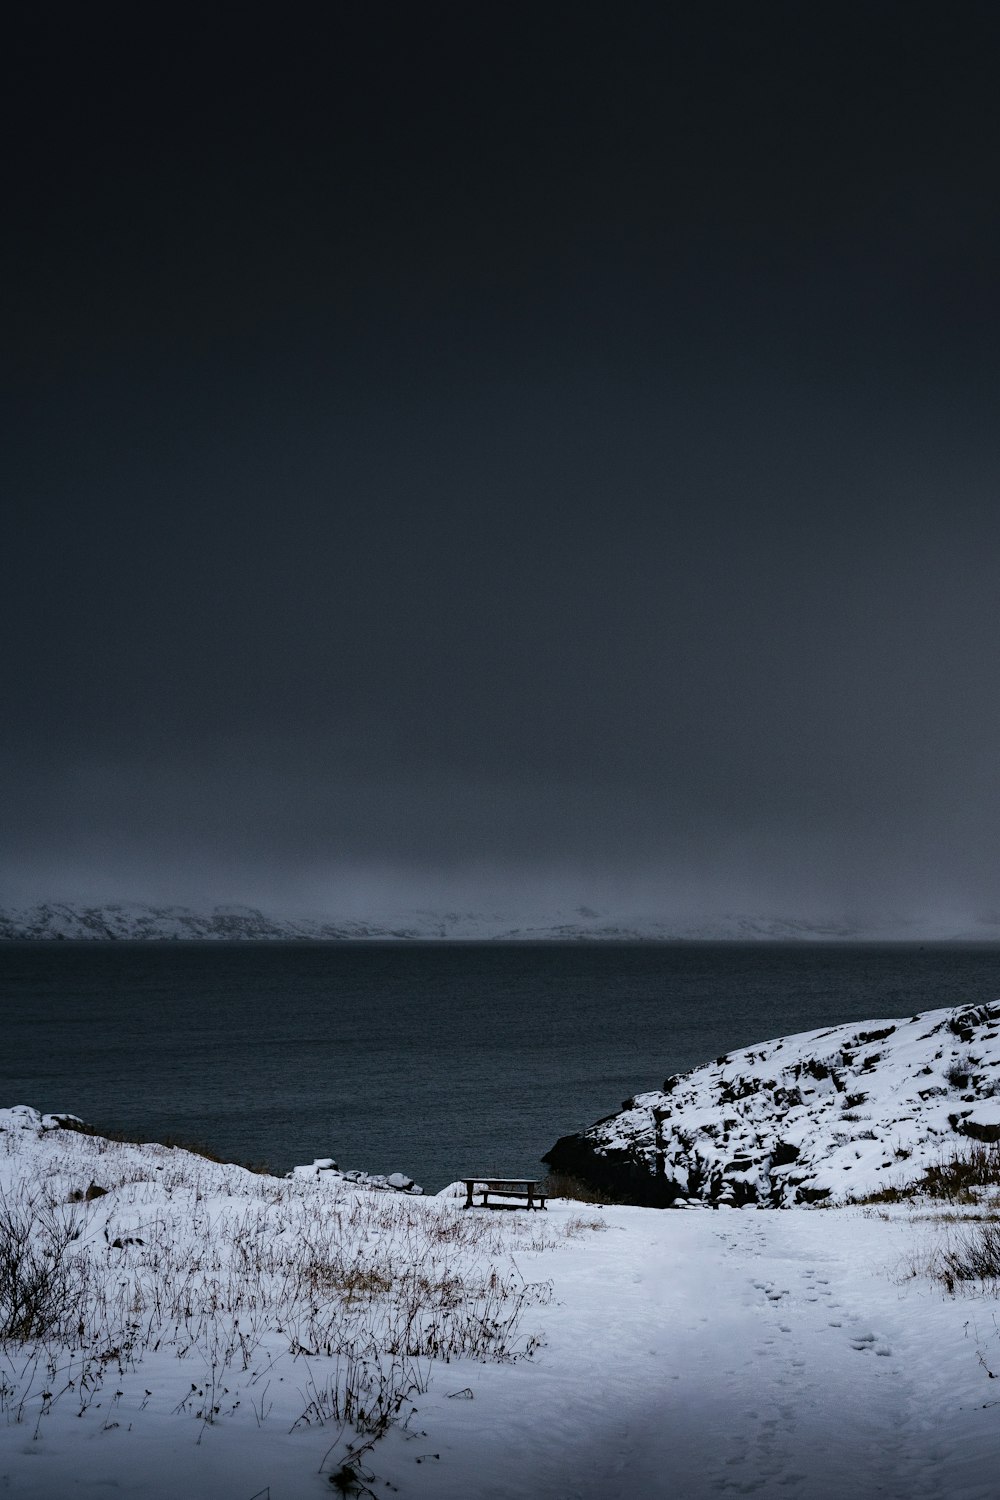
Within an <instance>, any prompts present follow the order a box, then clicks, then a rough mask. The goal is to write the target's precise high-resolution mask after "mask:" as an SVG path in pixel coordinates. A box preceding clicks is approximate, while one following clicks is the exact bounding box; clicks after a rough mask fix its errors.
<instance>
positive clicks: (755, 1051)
mask: <svg viewBox="0 0 1000 1500" xmlns="http://www.w3.org/2000/svg"><path fill="white" fill-rule="evenodd" d="M994 1141H1000V1001H995V1002H993V1003H992V1004H988V1005H967V1006H961V1007H958V1008H957V1009H954V1010H932V1011H924V1012H923V1013H922V1014H920V1015H915V1016H913V1017H912V1018H911V1019H909V1020H884V1021H869V1022H866V1023H864V1024H862V1025H857V1024H851V1025H847V1026H835V1027H832V1028H829V1029H826V1030H819V1031H806V1032H802V1033H800V1034H798V1035H796V1036H787V1037H780V1038H778V1039H777V1040H775V1041H770V1042H762V1043H760V1044H759V1045H757V1046H753V1047H745V1048H743V1049H742V1050H741V1051H738V1052H731V1053H729V1054H728V1055H727V1056H725V1057H719V1058H717V1059H716V1060H715V1062H713V1063H707V1064H705V1065H704V1066H702V1067H699V1068H694V1069H692V1070H691V1072H689V1073H682V1074H678V1075H676V1076H675V1077H672V1078H668V1079H667V1080H666V1082H665V1083H664V1085H663V1088H662V1089H661V1090H654V1091H652V1092H650V1093H644V1094H637V1095H636V1096H635V1098H634V1099H627V1100H626V1101H625V1103H624V1104H623V1105H622V1108H621V1111H620V1112H619V1113H618V1114H614V1115H611V1116H609V1117H608V1118H606V1119H604V1120H599V1121H598V1122H597V1123H596V1124H595V1125H592V1126H591V1127H590V1128H589V1129H588V1130H585V1131H584V1132H583V1133H582V1134H580V1135H572V1136H564V1137H563V1138H562V1139H561V1140H559V1141H558V1142H557V1143H556V1145H555V1146H554V1147H553V1148H552V1150H551V1151H550V1152H549V1153H548V1155H547V1156H546V1157H545V1160H546V1161H547V1162H548V1163H549V1165H550V1166H551V1167H552V1168H553V1169H554V1170H556V1171H561V1172H569V1173H572V1174H574V1175H576V1176H579V1177H582V1178H584V1179H585V1180H587V1181H590V1182H594V1183H596V1184H599V1185H603V1186H605V1187H607V1188H610V1189H611V1190H612V1191H614V1192H617V1193H623V1194H625V1195H627V1196H629V1197H631V1198H632V1199H633V1200H635V1201H637V1202H640V1203H649V1204H659V1205H664V1206H677V1207H683V1206H686V1205H688V1204H691V1203H706V1202H707V1203H712V1204H728V1205H732V1206H735V1207H740V1206H743V1205H747V1204H756V1205H758V1206H760V1207H764V1208H786V1207H790V1206H792V1205H795V1204H812V1203H833V1202H843V1201H846V1200H850V1199H853V1198H857V1197H859V1196H862V1195H864V1194H868V1193H871V1192H874V1191H877V1190H879V1189H881V1188H888V1187H898V1186H904V1185H906V1184H909V1183H913V1182H915V1181H917V1180H918V1179H919V1178H920V1177H921V1176H922V1174H923V1172H924V1171H925V1169H926V1168H928V1167H931V1166H933V1165H935V1164H936V1163H938V1162H940V1161H941V1159H942V1158H943V1157H945V1156H947V1155H949V1154H953V1153H954V1151H955V1148H956V1146H958V1145H961V1144H963V1143H964V1144H965V1145H966V1146H971V1144H972V1143H973V1142H994Z"/></svg>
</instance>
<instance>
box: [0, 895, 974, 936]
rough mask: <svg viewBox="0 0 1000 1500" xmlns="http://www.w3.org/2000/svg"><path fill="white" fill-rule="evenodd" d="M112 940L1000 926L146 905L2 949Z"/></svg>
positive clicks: (909, 932) (73, 912) (73, 920)
mask: <svg viewBox="0 0 1000 1500" xmlns="http://www.w3.org/2000/svg"><path fill="white" fill-rule="evenodd" d="M4 938H6V939H9V940H13V941H20V942H24V941H31V940H37V941H50V940H52V939H68V940H87V939H97V940H101V939H103V940H109V939H119V940H125V941H133V942H134V941H138V940H148V941H158V942H162V941H166V940H172V939H184V940H188V941H192V940H193V941H206V940H211V941H220V942H260V941H270V942H289V941H312V942H345V941H350V940H367V941H376V940H379V941H387V940H397V941H421V940H423V941H434V940H437V941H441V940H448V941H461V940H465V941H476V940H480V941H482V940H491V941H497V942H501V941H503V942H531V941H535V942H540V941H575V940H589V941H594V942H601V941H603V942H629V941H641V940H646V941H670V940H686V941H707V942H718V941H743V942H756V941H762V942H767V941H770V942H796V941H811V942H837V941H852V940H853V941H859V940H866V939H868V940H873V941H879V940H885V941H899V940H910V941H921V942H922V941H932V940H935V939H937V940H948V939H950V940H957V941H961V940H968V941H998V940H1000V920H995V919H993V918H989V919H981V920H977V921H960V920H958V921H951V922H949V921H943V922H938V923H936V924H935V925H934V926H928V924H926V923H920V924H917V923H913V922H907V921H902V920H887V921H885V922H882V923H870V924H867V925H866V924H863V923H860V922H856V921H851V920H843V921H806V920H799V919H794V918H778V917H761V916H747V915H740V914H728V915H725V916H721V917H718V918H714V919H709V920H704V921H695V922H692V921H688V920H678V921H670V920H665V919H659V918H649V919H639V920H636V919H634V918H626V919H623V918H620V917H618V916H616V915H615V914H614V913H606V912H605V913H602V912H597V911H594V910H592V909H591V908H590V907H586V906H581V907H577V908H575V909H573V910H571V911H566V912H563V911H556V912H554V913H552V914H551V915H549V916H548V917H546V918H538V917H537V916H535V917H531V916H525V915H523V914H519V913H511V912H501V913H497V912H475V911H419V910H418V911H409V912H403V913H400V914H398V915H397V914H392V915H388V916H380V917H377V918H373V919H372V920H369V921H359V920H352V919H340V920H337V919H329V920H324V919H322V918H314V919H305V918H301V917H284V916H273V915H269V914H267V913H265V912H263V911H260V910H259V909H258V908H256V907H253V906H214V907H211V908H209V909H206V910H195V909H192V908H190V907H186V906H150V905H145V904H142V903H137V902H109V903H100V904H94V905H87V904H81V903H71V902H60V901H49V902H43V903H41V904H39V905H36V906H30V907H21V908H14V907H8V908H0V940H2V939H4Z"/></svg>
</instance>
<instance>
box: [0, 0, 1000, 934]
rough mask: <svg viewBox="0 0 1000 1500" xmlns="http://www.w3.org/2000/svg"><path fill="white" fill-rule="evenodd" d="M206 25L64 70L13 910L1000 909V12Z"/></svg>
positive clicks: (61, 53)
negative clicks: (250, 905)
mask: <svg viewBox="0 0 1000 1500" xmlns="http://www.w3.org/2000/svg"><path fill="white" fill-rule="evenodd" d="M205 14H206V19H205V20H204V21H202V20H201V19H200V17H201V12H199V21H198V24H197V27H196V26H195V21H194V18H193V16H192V17H191V18H190V19H189V21H186V20H185V19H184V17H183V16H180V17H179V16H178V15H177V13H176V11H174V10H171V11H170V12H169V13H164V15H162V16H161V17H159V20H158V22H157V26H156V29H155V33H154V29H153V26H152V21H151V19H150V15H149V14H145V15H144V16H142V17H139V16H138V15H137V14H136V13H134V12H133V11H131V10H130V11H128V12H125V13H123V15H122V16H121V17H118V18H117V20H116V21H115V22H114V24H112V20H113V18H112V17H111V14H110V12H108V13H104V12H99V13H93V14H91V13H89V12H88V14H87V15H86V16H83V15H82V13H77V12H67V15H66V16H65V17H64V18H62V20H61V21H60V23H59V24H56V22H55V20H54V19H53V18H52V17H51V16H48V15H47V16H46V17H43V18H36V19H34V20H27V19H26V20H23V28H24V30H23V35H22V36H20V37H19V38H18V39H17V40H18V41H19V43H20V46H19V49H18V55H19V62H18V74H17V78H16V80H13V81H12V83H11V86H10V88H9V89H8V91H7V92H8V98H9V101H11V102H10V103H9V105H8V107H9V108H12V109H13V111H14V119H13V122H12V128H16V131H17V138H18V139H20V140H21V141H22V142H23V143H24V145H23V150H22V152H21V155H20V158H19V160H18V162H17V163H16V165H15V171H14V181H13V187H12V205H13V206H12V209H11V211H10V213H9V221H10V225H11V232H10V233H9V234H8V236H7V241H6V244H5V248H4V259H5V265H4V267H3V268H2V269H3V276H2V280H3V289H4V298H5V301H6V303H7V307H6V321H7V326H8V328H9V330H10V338H9V340H8V343H7V348H8V369H7V377H6V379H5V382H4V390H5V394H6V398H7V399H6V405H7V411H8V418H9V421H8V436H7V440H6V441H5V444H4V451H5V460H4V462H5V466H6V468H7V480H6V483H5V489H6V490H7V493H8V495H9V497H10V500H11V502H12V503H11V506H10V511H11V519H10V521H9V523H8V529H7V533H6V538H5V569H4V573H5V582H4V590H3V610H4V616H5V626H4V638H5V642H6V646H5V650H4V653H3V663H2V684H0V687H2V701H3V704H4V712H3V737H2V751H0V754H2V766H0V769H2V776H3V782H2V784H3V799H4V804H5V806H4V816H3V822H4V827H5V830H6V832H5V838H4V847H3V852H2V855H0V900H2V899H7V900H11V901H16V900H21V899H32V898H37V897H42V896H55V897H58V896H69V897H79V896H82V897H88V898H91V899H102V898H107V897H122V896H131V897H133V898H135V899H153V900H175V899H176V900H182V901H234V900H235V901H238V900H254V901H260V902H262V903H264V904H269V905H271V906H275V907H279V908H283V909H289V908H291V909H295V910H302V911H306V912H310V913H317V914H319V913H328V914H331V915H334V914H338V913H342V914H345V915H364V914H365V912H379V911H385V910H389V909H398V908H401V907H405V906H415V905H416V906H432V907H433V906H456V905H459V906H466V907H467V906H470V905H473V906H474V905H489V904H491V903H492V904H496V903H498V902H506V903H510V904H513V905H517V906H519V907H520V908H521V909H528V910H535V911H538V912H539V913H542V912H545V911H548V910H550V909H553V908H554V907H555V906H565V905H567V904H568V905H570V906H572V905H575V904H577V903H580V902H585V903H588V904H590V905H592V906H595V907H598V908H601V909H603V908H605V907H606V908H608V909H611V908H614V909H616V910H623V911H624V910H627V911H631V912H641V913H644V914H647V915H656V916H659V917H661V918H663V919H669V918H670V916H671V915H672V914H674V913H680V914H684V915H690V914H694V915H698V914H703V915H711V914H714V913H718V912H721V911H729V910H733V909H741V910H753V911H767V912H778V913H781V914H784V915H796V914H802V913H807V914H830V913H841V912H846V911H849V912H852V913H860V914H862V915H864V914H870V915H872V914H874V915H880V914H885V913H887V912H898V913H903V914H925V915H933V914H935V913H956V912H963V913H968V914H984V913H996V912H997V911H998V910H1000V891H998V890H997V878H996V855H995V851H996V848H997V846H998V834H1000V827H998V823H1000V808H998V799H997V790H996V789H997V749H998V728H1000V724H998V719H1000V694H998V691H997V687H998V684H997V665H998V645H1000V641H998V611H997V605H996V592H997V591H996V578H997V559H998V556H1000V549H998V542H1000V510H998V503H997V501H998V495H1000V488H998V478H1000V451H998V443H997V436H996V402H997V364H996V350H997V348H998V347H1000V341H998V334H1000V316H998V315H1000V306H998V292H997V281H996V274H995V273H996V266H997V264H998V263H1000V225H998V218H997V210H996V206H995V205H996V193H995V191H994V188H995V178H996V162H997V160H998V159H1000V156H998V147H1000V129H998V120H997V107H996V102H995V99H996V90H995V70H996V65H997V62H998V49H997V40H998V36H997V33H998V29H1000V19H998V13H997V12H996V10H995V8H993V7H989V6H979V5H975V4H970V5H964V6H962V7H959V8H957V10H956V11H955V13H954V14H945V12H944V11H943V10H942V8H941V7H938V6H923V5H920V4H907V5H895V4H887V5H875V6H873V5H867V4H866V5H851V4H848V5H844V6H838V7H837V8H836V10H835V11H834V12H831V13H829V14H827V13H821V12H819V11H817V10H815V9H814V8H812V7H810V8H808V9H805V10H803V9H802V8H801V7H797V6H787V7H786V6H784V5H777V4H773V5H761V6H754V7H746V6H742V5H717V6H708V7H703V6H699V7H680V6H676V7H675V6H661V5H649V6H645V5H641V4H640V5H636V6H631V7H628V8H627V9H626V10H625V12H624V14H622V13H621V12H620V10H619V8H617V7H612V6H610V5H608V6H587V5H583V6H581V5H567V6H562V5H559V4H555V5H546V6H543V7H539V6H523V7H521V6H518V5H513V6H512V5H504V6H491V5H486V6H476V7H468V6H465V5H427V6H421V7H410V6H404V5H398V6H397V5H392V4H386V5H381V6H378V5H377V6H372V7H365V8H363V11H362V12H360V13H357V14H355V13H354V12H351V11H349V10H347V9H345V8H334V9H327V8H323V9H318V10H317V11H315V12H314V13H307V12H305V11H303V12H301V13H299V14H298V15H297V16H296V17H293V18H292V20H290V21H288V20H286V18H284V17H283V16H280V15H279V14H278V12H277V11H275V12H273V14H272V15H271V16H270V18H269V22H268V26H267V27H266V28H265V30H264V31H262V32H254V33H251V31H250V21H249V17H236V16H235V15H234V14H233V13H231V12H229V11H222V10H219V11H218V12H216V11H213V10H212V9H211V8H209V9H208V11H207V12H206V13H205ZM234 28H235V30H234ZM195 43H196V45H195Z"/></svg>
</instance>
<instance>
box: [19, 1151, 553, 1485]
mask: <svg viewBox="0 0 1000 1500" xmlns="http://www.w3.org/2000/svg"><path fill="white" fill-rule="evenodd" d="M81 1134H82V1135H84V1136H85V1137H89V1138H88V1139H85V1140H81V1141H80V1143H79V1148H78V1150H77V1151H76V1152H74V1154H73V1157H72V1160H71V1161H68V1160H67V1157H66V1154H65V1153H59V1154H58V1156H57V1157H54V1158H53V1163H52V1165H51V1167H49V1168H47V1169H43V1170H41V1171H40V1172H39V1173H38V1181H37V1183H36V1185H35V1186H33V1187H32V1189H31V1191H30V1192H29V1191H27V1190H25V1189H22V1191H21V1192H19V1193H16V1194H13V1195H12V1196H10V1197H8V1198H7V1199H4V1200H0V1423H2V1422H3V1421H4V1420H6V1421H13V1422H19V1421H23V1420H25V1419H26V1414H27V1413H29V1412H30V1413H31V1414H32V1419H33V1420H37V1422H39V1423H41V1422H43V1421H44V1418H45V1416H46V1415H47V1414H48V1412H50V1411H51V1410H52V1408H53V1404H54V1403H55V1402H61V1403H63V1405H64V1406H65V1405H66V1404H72V1405H73V1411H74V1415H79V1416H83V1415H85V1413H86V1412H87V1411H88V1410H89V1409H90V1408H91V1407H92V1406H93V1405H94V1404H95V1402H96V1404H97V1405H98V1406H99V1405H100V1404H101V1402H102V1400H103V1401H105V1403H106V1406H107V1404H108V1402H109V1401H110V1397H109V1390H114V1389H115V1386H116V1385H117V1386H119V1388H120V1385H121V1376H122V1375H123V1374H125V1373H126V1372H128V1371H129V1370H134V1369H135V1368H136V1366H138V1365H139V1363H140V1362H141V1361H142V1360H143V1359H144V1358H145V1357H151V1356H152V1355H154V1354H155V1355H156V1357H157V1361H158V1363H159V1365H160V1366H161V1367H162V1360H163V1357H164V1355H165V1354H166V1355H169V1356H172V1357H173V1358H175V1359H176V1360H179V1361H188V1362H189V1363H190V1364H191V1366H192V1367H193V1368H195V1369H196V1370H197V1371H198V1372H199V1379H198V1381H197V1382H195V1383H194V1384H191V1386H190V1392H189V1394H188V1395H186V1396H185V1397H184V1398H183V1399H182V1401H181V1402H180V1403H179V1404H178V1406H177V1408H176V1415H177V1416H178V1417H179V1418H190V1419H193V1420H194V1421H196V1422H198V1423H199V1424H201V1425H202V1426H203V1427H204V1426H209V1425H212V1424H213V1423H215V1422H216V1421H218V1420H221V1419H222V1418H223V1417H226V1416H228V1415H231V1414H232V1412H231V1403H232V1401H233V1400H234V1391H235V1388H236V1387H237V1386H239V1387H241V1389H242V1392H243V1402H244V1407H245V1406H246V1404H247V1400H248V1399H249V1400H250V1401H252V1403H253V1412H254V1415H255V1417H256V1419H257V1422H258V1425H264V1424H265V1423H266V1422H267V1420H268V1414H269V1412H270V1410H271V1407H270V1405H269V1403H268V1399H267V1388H268V1380H269V1378H270V1375H269V1372H270V1371H271V1370H272V1369H273V1368H274V1366H275V1364H276V1362H278V1361H289V1360H290V1361H291V1362H292V1364H293V1365H295V1366H296V1367H297V1368H299V1369H301V1371H302V1374H301V1376H300V1378H299V1381H298V1382H297V1388H298V1389H299V1390H300V1391H301V1395H302V1405H301V1410H300V1412H299V1415H298V1416H297V1418H296V1421H295V1425H299V1426H308V1427H316V1426H325V1425H327V1424H332V1426H333V1427H334V1428H335V1429H336V1434H335V1436H334V1442H333V1444H332V1446H331V1449H330V1455H329V1456H330V1459H331V1462H332V1463H333V1465H334V1466H336V1464H337V1463H338V1462H339V1463H340V1464H341V1465H343V1463H344V1462H345V1461H346V1460H345V1450H344V1446H343V1442H342V1441H341V1437H340V1436H339V1434H341V1433H342V1431H347V1432H348V1433H353V1434H355V1437H353V1438H349V1440H348V1448H347V1450H346V1456H347V1458H350V1456H351V1455H352V1454H353V1455H357V1454H358V1453H359V1452H360V1451H362V1450H361V1449H360V1448H359V1447H358V1446H357V1444H358V1443H370V1441H372V1440H373V1439H377V1438H378V1437H379V1436H381V1434H382V1433H383V1432H384V1431H386V1430H387V1428H388V1426H390V1425H391V1424H392V1423H393V1422H394V1421H395V1420H396V1419H397V1417H398V1416H399V1413H400V1411H401V1408H402V1407H403V1406H404V1405H405V1403H406V1402H407V1401H409V1400H410V1399H411V1398H412V1397H413V1396H414V1395H417V1394H419V1393H420V1392H421V1391H423V1390H426V1388H427V1382H428V1380H429V1378H430V1373H431V1370H432V1368H433V1364H434V1362H435V1361H448V1360H451V1359H454V1358H459V1357H465V1358H471V1359H475V1360H482V1361H488V1362H497V1361H499V1362H511V1361H514V1360H519V1359H522V1358H525V1357H527V1356H530V1355H531V1354H532V1352H533V1351H534V1349H535V1348H536V1347H537V1346H538V1342H539V1335H538V1333H537V1332H534V1331H532V1330H531V1329H530V1328H525V1327H524V1323H525V1317H526V1314H527V1313H528V1312H529V1311H530V1310H531V1309H532V1308H535V1307H537V1306H538V1305H539V1304H542V1303H544V1302H546V1301H547V1300H548V1299H549V1298H550V1296H551V1285H550V1283H548V1282H536V1283H528V1282H526V1281H525V1280H524V1278H523V1277H522V1276H521V1274H520V1272H519V1271H518V1269H517V1265H516V1263H515V1261H514V1259H513V1256H512V1250H513V1249H515V1248H516V1246H517V1244H518V1243H519V1236H521V1235H522V1234H523V1233H530V1234H531V1235H532V1236H537V1234H538V1233H539V1232H540V1231H539V1230H538V1229H536V1227H535V1226H534V1225H528V1226H526V1227H525V1229H524V1230H523V1231H522V1229H521V1228H520V1227H519V1226H518V1224H517V1223H516V1222H515V1223H510V1222H509V1221H508V1222H507V1224H501V1223H498V1222H497V1220H496V1219H495V1218H494V1217H493V1216H486V1215H482V1216H479V1215H472V1214H458V1213H455V1212H453V1211H449V1210H448V1209H447V1208H444V1209H437V1208H436V1207H434V1206H433V1205H431V1204H428V1203H423V1202H421V1201H420V1200H415V1199H407V1198H405V1197H397V1196H394V1195H393V1196H389V1195H384V1194H375V1193H364V1192H358V1191H351V1190H337V1189H334V1188H333V1187H332V1185H326V1184H324V1185H323V1186H321V1187H318V1186H317V1185H316V1184H315V1183H312V1182H300V1181H297V1180H286V1179H280V1180H279V1179H276V1178H275V1179H262V1178H249V1177H247V1176H246V1174H245V1173H243V1172H240V1171H239V1170H236V1169H234V1168H233V1167H227V1166H217V1165H214V1164H213V1163H212V1162H211V1161H210V1160H207V1159H204V1158H203V1157H202V1156H200V1155H184V1154H183V1153H181V1152H166V1151H162V1150H160V1151H157V1150H156V1149H155V1148H154V1147H150V1148H149V1152H148V1155H146V1156H144V1157H143V1158H137V1156H136V1153H135V1152H133V1151H130V1150H129V1149H128V1147H127V1146H126V1145H119V1144H115V1143H114V1142H111V1141H109V1140H108V1139H107V1138H105V1137H101V1138H98V1137H97V1136H96V1134H94V1133H93V1132H89V1131H84V1132H81ZM10 1149H12V1147H11V1146H8V1150H10ZM97 1166H99V1168H100V1182H101V1185H102V1186H104V1187H106V1188H107V1189H108V1190H109V1191H108V1192H107V1193H105V1194H103V1195H102V1196H100V1197H98V1198H95V1199H93V1200H87V1199H86V1197H84V1198H83V1199H82V1200H78V1201H75V1202H70V1201H68V1200H69V1199H70V1198H71V1197H72V1196H73V1192H74V1179H76V1180H77V1181H78V1182H82V1183H86V1181H87V1179H88V1175H89V1173H90V1172H91V1170H92V1169H95V1168H96V1167H97ZM95 1175H96V1173H95ZM539 1217H541V1216H539ZM202 1372H203V1373H202ZM109 1381H110V1382H112V1384H111V1385H110V1386H109V1384H108V1382H109ZM102 1393H103V1394H102ZM227 1402H228V1403H229V1404H228V1405H227ZM232 1409H234V1408H232ZM351 1443H353V1444H354V1446H353V1447H352V1446H350V1444H351ZM338 1444H339V1445H340V1451H339V1453H338V1455H337V1456H336V1457H334V1456H333V1455H334V1449H335V1448H337V1445H338Z"/></svg>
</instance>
